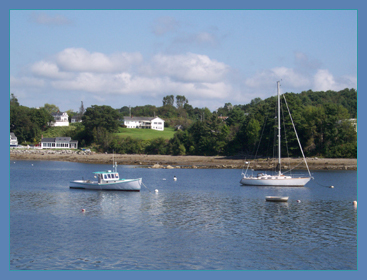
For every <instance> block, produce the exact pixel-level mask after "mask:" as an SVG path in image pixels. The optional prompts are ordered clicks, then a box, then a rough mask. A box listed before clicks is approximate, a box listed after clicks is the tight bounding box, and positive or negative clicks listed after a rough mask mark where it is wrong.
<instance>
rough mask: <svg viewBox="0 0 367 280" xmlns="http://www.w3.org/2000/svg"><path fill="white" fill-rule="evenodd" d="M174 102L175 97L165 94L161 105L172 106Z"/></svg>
mask: <svg viewBox="0 0 367 280" xmlns="http://www.w3.org/2000/svg"><path fill="white" fill-rule="evenodd" d="M174 103H175V97H174V96H173V95H167V96H165V97H163V106H165V105H171V106H173V104H174Z"/></svg>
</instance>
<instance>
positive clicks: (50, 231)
mask: <svg viewBox="0 0 367 280" xmlns="http://www.w3.org/2000/svg"><path fill="white" fill-rule="evenodd" d="M108 169H112V166H111V165H96V164H82V163H69V162H56V161H11V162H10V269H11V270H356V269H357V208H356V207H355V206H354V205H353V201H356V200H357V171H317V172H316V171H315V172H312V175H313V177H314V178H315V179H314V180H311V181H310V182H309V183H308V184H307V185H306V186H305V187H301V188H292V187H289V188H275V187H248V186H241V185H240V183H239V181H240V179H241V170H237V169H149V168H142V167H135V166H119V167H118V171H119V172H120V177H121V178H138V177H142V178H143V183H144V185H145V186H146V187H145V186H143V187H142V189H141V192H116V191H87V190H73V189H69V182H70V181H73V180H77V179H82V178H85V179H94V178H93V173H92V172H94V171H102V170H108ZM300 173H302V171H300ZM174 176H176V177H177V181H174V180H173V177H174ZM331 185H333V186H334V188H330V187H329V186H331ZM156 189H157V190H158V192H156V191H155V190H156ZM278 195H279V196H288V197H289V199H288V202H285V203H284V202H283V203H276V202H266V201H265V197H266V196H278ZM82 209H85V211H82Z"/></svg>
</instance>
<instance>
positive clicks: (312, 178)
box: [311, 177, 330, 187]
mask: <svg viewBox="0 0 367 280" xmlns="http://www.w3.org/2000/svg"><path fill="white" fill-rule="evenodd" d="M311 178H312V179H313V180H314V181H315V183H316V184H318V185H320V186H321V187H330V186H327V185H322V184H320V183H318V182H317V181H316V180H315V179H314V177H311Z"/></svg>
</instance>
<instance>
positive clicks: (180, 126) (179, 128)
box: [175, 124, 184, 130]
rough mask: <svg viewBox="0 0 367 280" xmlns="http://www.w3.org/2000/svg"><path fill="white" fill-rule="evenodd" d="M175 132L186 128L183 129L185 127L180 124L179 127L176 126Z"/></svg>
mask: <svg viewBox="0 0 367 280" xmlns="http://www.w3.org/2000/svg"><path fill="white" fill-rule="evenodd" d="M175 130H184V127H183V125H181V124H178V125H176V126H175Z"/></svg>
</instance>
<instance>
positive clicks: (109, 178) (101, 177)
mask: <svg viewBox="0 0 367 280" xmlns="http://www.w3.org/2000/svg"><path fill="white" fill-rule="evenodd" d="M94 174H97V178H98V184H108V183H115V182H117V181H119V180H120V177H119V174H118V172H112V171H111V170H108V171H97V172H94Z"/></svg>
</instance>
